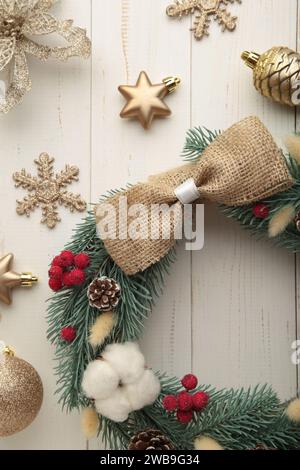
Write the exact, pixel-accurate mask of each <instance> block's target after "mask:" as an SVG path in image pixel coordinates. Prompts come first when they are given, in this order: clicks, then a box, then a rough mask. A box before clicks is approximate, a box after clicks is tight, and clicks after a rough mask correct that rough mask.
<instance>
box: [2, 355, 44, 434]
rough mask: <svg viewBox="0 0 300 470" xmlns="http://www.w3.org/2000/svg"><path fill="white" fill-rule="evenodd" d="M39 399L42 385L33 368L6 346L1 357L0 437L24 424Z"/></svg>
mask: <svg viewBox="0 0 300 470" xmlns="http://www.w3.org/2000/svg"><path fill="white" fill-rule="evenodd" d="M42 401H43V385H42V381H41V379H40V377H39V375H38V373H37V372H36V370H35V369H34V368H33V367H32V366H31V365H30V364H28V363H27V362H25V361H23V360H22V359H19V358H18V357H15V356H14V355H13V353H12V352H11V350H10V349H8V348H6V350H5V352H4V354H3V356H1V358H0V437H7V436H12V435H13V434H16V433H18V432H20V431H22V430H23V429H25V428H27V426H29V425H30V424H31V423H32V422H33V420H34V419H35V418H36V416H37V414H38V412H39V411H40V408H41V405H42Z"/></svg>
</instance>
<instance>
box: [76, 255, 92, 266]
mask: <svg viewBox="0 0 300 470" xmlns="http://www.w3.org/2000/svg"><path fill="white" fill-rule="evenodd" d="M74 263H75V266H76V267H77V268H79V269H85V268H87V267H88V266H89V264H90V258H89V256H88V255H87V254H86V253H79V255H76V256H75V258H74Z"/></svg>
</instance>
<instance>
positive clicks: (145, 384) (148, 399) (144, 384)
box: [124, 369, 161, 411]
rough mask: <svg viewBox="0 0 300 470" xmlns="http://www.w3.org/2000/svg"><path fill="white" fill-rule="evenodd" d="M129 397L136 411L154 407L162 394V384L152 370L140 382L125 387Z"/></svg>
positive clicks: (146, 371)
mask: <svg viewBox="0 0 300 470" xmlns="http://www.w3.org/2000/svg"><path fill="white" fill-rule="evenodd" d="M124 388H125V390H126V394H127V397H128V399H129V402H130V404H131V406H132V409H133V410H134V411H137V410H141V409H142V408H144V407H145V406H149V405H152V403H154V402H155V400H156V399H157V397H158V395H159V393H160V388H161V387H160V382H159V380H158V378H157V377H156V376H155V375H154V373H153V372H152V370H150V369H147V370H145V371H144V374H143V375H142V377H141V378H140V379H139V380H138V382H136V383H134V384H130V385H126V386H125V387H124Z"/></svg>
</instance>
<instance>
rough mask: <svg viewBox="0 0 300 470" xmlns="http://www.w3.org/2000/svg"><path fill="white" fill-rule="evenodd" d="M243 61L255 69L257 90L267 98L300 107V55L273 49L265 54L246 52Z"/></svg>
mask: <svg viewBox="0 0 300 470" xmlns="http://www.w3.org/2000/svg"><path fill="white" fill-rule="evenodd" d="M242 59H243V60H244V61H245V63H246V65H248V67H250V68H252V69H253V80H254V86H255V88H256V89H257V90H258V91H259V92H260V93H261V94H262V95H263V96H265V97H267V98H271V99H273V100H274V101H276V102H278V103H281V104H286V105H288V106H299V105H300V54H298V53H297V52H296V51H293V50H292V49H289V48H288V47H272V49H269V50H268V51H267V52H265V53H264V54H261V55H259V54H257V53H256V52H248V51H245V52H243V54H242Z"/></svg>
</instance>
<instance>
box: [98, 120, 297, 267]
mask: <svg viewBox="0 0 300 470" xmlns="http://www.w3.org/2000/svg"><path fill="white" fill-rule="evenodd" d="M190 178H193V180H194V182H195V184H196V186H197V188H198V190H199V192H200V194H201V200H202V199H203V200H205V199H208V200H210V201H214V202H217V203H220V204H226V205H229V206H241V205H247V204H251V203H253V202H256V201H260V200H262V199H264V198H266V197H269V196H272V195H274V194H276V193H278V192H281V191H284V190H286V189H288V188H289V187H290V186H291V185H292V184H293V180H292V177H291V176H290V174H289V171H288V168H287V166H286V164H285V160H284V157H283V155H282V152H281V151H280V149H279V148H278V147H277V145H276V144H275V142H274V140H273V138H272V136H271V135H270V133H269V132H268V130H267V129H266V128H265V127H264V125H263V124H262V123H261V121H260V120H259V119H258V118H256V117H250V118H246V119H244V120H242V121H240V122H239V123H237V124H235V125H234V126H232V127H231V128H230V129H228V130H227V131H226V132H224V133H223V134H222V135H220V136H219V137H218V138H217V139H216V140H215V141H214V142H213V143H212V144H211V145H210V146H209V147H208V148H207V149H206V150H205V152H204V153H203V154H202V156H201V157H200V158H199V160H198V162H197V163H196V164H189V165H184V166H182V167H180V168H177V169H175V170H171V171H169V172H166V173H163V174H160V175H158V176H155V177H151V178H149V180H148V182H146V183H143V184H138V185H136V186H133V187H131V188H130V189H128V190H127V191H124V192H122V193H120V194H118V195H116V196H113V197H112V198H110V199H109V200H108V201H107V203H109V204H110V207H111V210H108V206H107V205H105V204H104V203H103V204H99V205H98V206H97V207H96V222H97V226H98V229H99V233H100V236H102V238H104V244H105V247H106V249H107V251H108V253H109V254H110V256H111V257H112V259H113V260H114V261H115V262H116V263H117V264H118V266H119V267H120V268H121V269H122V270H123V271H124V272H125V273H126V274H128V275H133V274H136V273H137V272H141V271H144V270H145V269H146V268H148V267H149V266H151V265H153V264H154V263H156V262H158V261H159V260H160V259H161V258H162V257H164V256H165V255H166V254H167V253H168V251H169V250H170V249H171V248H172V246H173V245H174V240H175V236H174V231H175V230H176V214H178V213H179V212H182V207H183V206H182V203H181V202H180V201H179V200H178V199H177V197H176V195H175V191H176V189H177V188H178V186H180V185H181V184H182V183H184V182H185V181H187V180H188V179H190ZM124 197H126V198H127V210H126V217H127V218H128V220H127V225H126V224H124V220H123V221H120V217H121V212H122V213H123V211H122V209H121V204H120V202H121V201H122V204H123V201H124ZM134 204H143V207H144V210H141V211H140V213H139V225H140V228H141V229H143V228H149V227H150V223H151V221H150V219H151V218H150V217H149V214H150V213H151V207H152V206H153V205H155V204H168V205H169V206H172V209H173V210H174V211H173V212H174V218H172V222H171V225H172V227H171V235H170V237H169V238H168V239H167V240H166V239H163V238H162V237H161V236H160V237H159V238H158V239H151V238H147V239H136V238H135V239H132V237H130V235H129V232H128V231H127V228H128V226H129V225H130V223H131V221H132V220H134V217H135V218H136V217H137V214H135V215H134V216H132V214H130V212H129V211H130V207H131V206H133V205H134ZM123 219H124V213H123ZM114 225H115V227H116V231H115V230H113V229H112V227H114ZM108 227H109V228H108ZM146 232H147V231H146ZM146 232H145V231H143V230H141V233H146ZM149 233H150V231H149ZM161 233H162V227H159V234H161ZM115 237H116V238H115Z"/></svg>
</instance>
